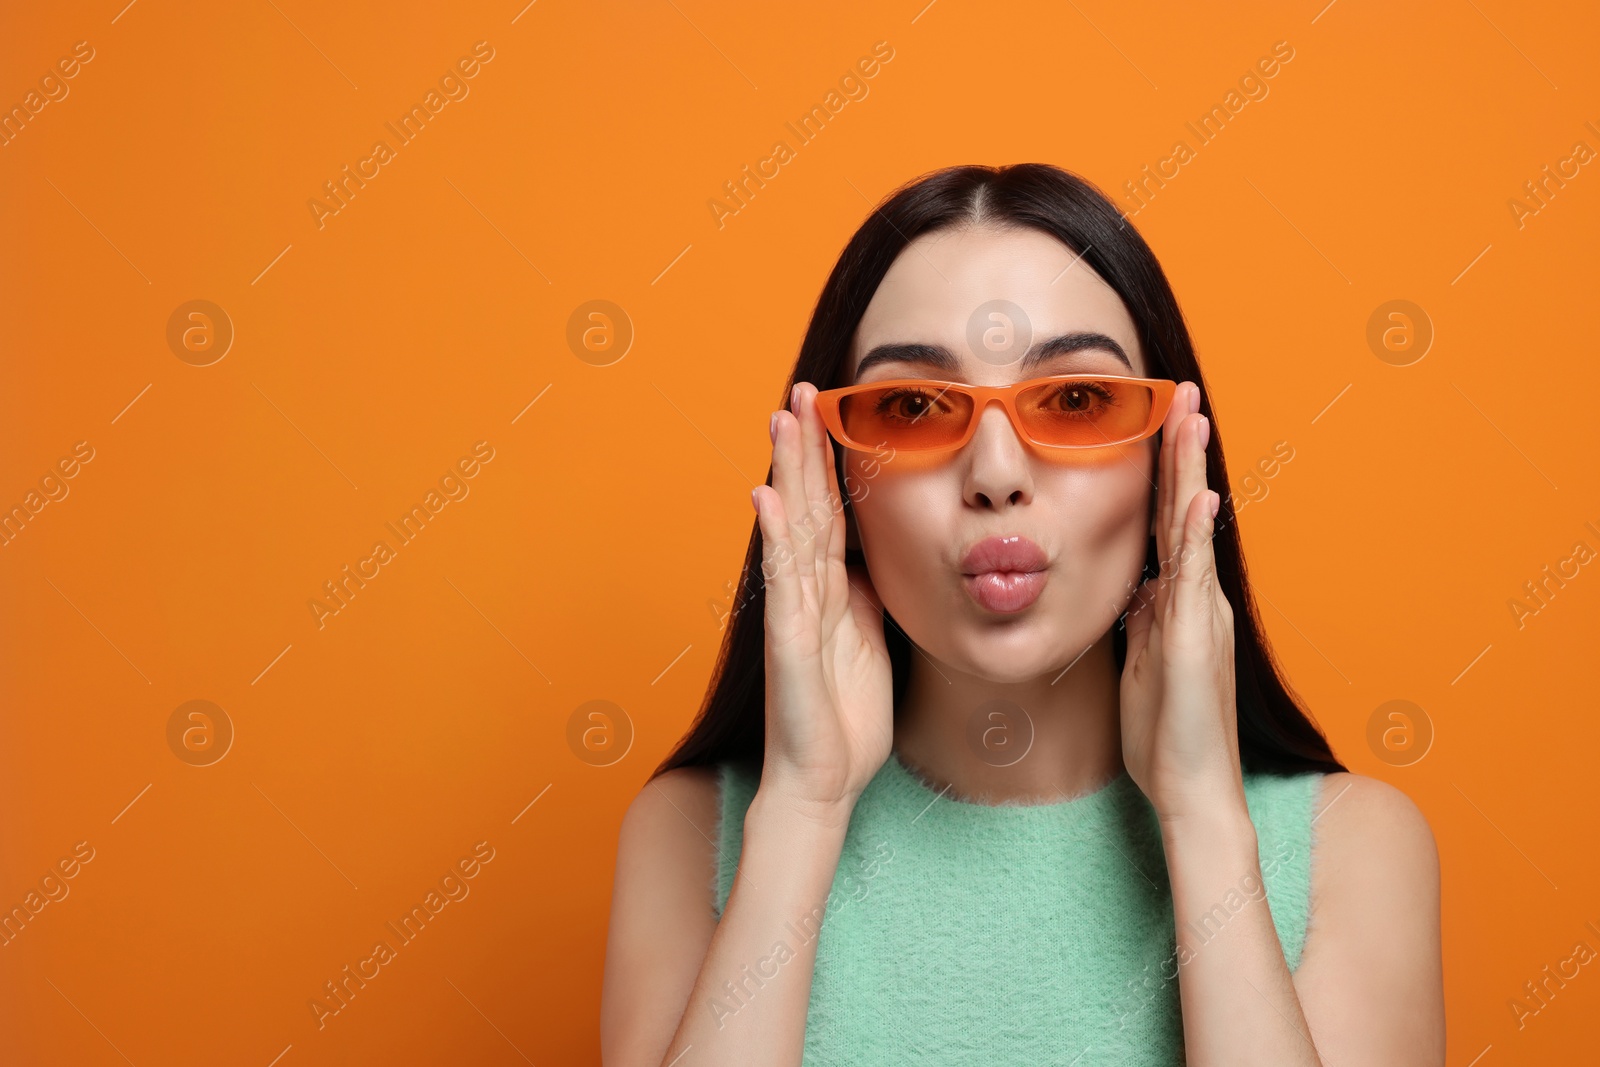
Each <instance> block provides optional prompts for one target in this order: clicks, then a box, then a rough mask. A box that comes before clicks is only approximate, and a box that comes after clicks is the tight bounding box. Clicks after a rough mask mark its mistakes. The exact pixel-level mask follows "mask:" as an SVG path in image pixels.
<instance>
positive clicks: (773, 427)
mask: <svg viewBox="0 0 1600 1067" xmlns="http://www.w3.org/2000/svg"><path fill="white" fill-rule="evenodd" d="M767 436H768V437H770V438H772V439H773V440H774V441H776V440H777V439H778V413H777V412H776V411H774V412H773V413H772V418H771V419H769V420H768V422H767Z"/></svg>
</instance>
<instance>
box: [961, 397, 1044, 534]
mask: <svg viewBox="0 0 1600 1067" xmlns="http://www.w3.org/2000/svg"><path fill="white" fill-rule="evenodd" d="M962 452H963V453H964V455H963V458H964V459H965V461H966V472H965V485H964V486H963V489H962V495H963V496H964V498H965V499H966V502H967V503H968V504H970V505H971V506H973V507H977V508H996V509H998V508H1003V507H1007V506H1011V505H1015V504H1025V503H1027V502H1028V501H1030V500H1032V499H1033V468H1032V465H1031V463H1030V462H1029V459H1028V447H1027V445H1026V443H1025V442H1024V441H1023V440H1022V438H1021V437H1020V436H1019V435H1018V433H1017V428H1016V427H1015V426H1013V425H1012V424H1011V418H1010V416H1009V415H1007V413H1006V409H1005V405H1003V404H1001V403H1000V402H999V401H998V400H991V401H990V402H989V403H988V404H987V405H985V406H984V410H983V411H981V412H979V413H978V428H977V429H976V430H974V431H973V433H972V440H970V441H968V442H967V444H966V447H965V448H963V449H962Z"/></svg>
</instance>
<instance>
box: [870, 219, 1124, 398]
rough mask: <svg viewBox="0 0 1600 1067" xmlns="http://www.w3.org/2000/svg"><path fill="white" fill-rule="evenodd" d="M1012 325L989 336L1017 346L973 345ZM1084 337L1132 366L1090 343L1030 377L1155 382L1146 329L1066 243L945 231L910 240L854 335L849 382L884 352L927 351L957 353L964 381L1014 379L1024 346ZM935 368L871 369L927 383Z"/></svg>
mask: <svg viewBox="0 0 1600 1067" xmlns="http://www.w3.org/2000/svg"><path fill="white" fill-rule="evenodd" d="M1008 304H1009V305H1013V306H1014V307H1007V305H1008ZM1016 309H1020V311H1021V314H1020V315H1017V314H1016ZM996 313H998V315H999V316H1000V317H998V318H996V317H995V314H996ZM1007 327H1010V328H1011V329H1013V330H1014V334H1013V335H1011V336H1010V337H1009V338H1007V336H1006V335H1005V334H1004V333H999V334H996V333H989V334H988V335H987V336H988V337H989V338H990V339H991V343H999V344H1002V345H1003V344H1005V343H1006V340H1009V341H1010V343H1011V344H1012V345H1013V347H1012V348H1010V349H1005V348H1002V349H1000V351H999V354H998V355H996V354H994V350H993V349H992V348H991V349H987V350H986V349H983V348H982V347H978V348H975V347H974V344H973V342H974V340H977V341H978V342H979V345H980V346H981V345H982V344H983V343H984V341H983V339H984V337H985V331H992V330H995V329H1000V330H1004V329H1006V328H1007ZM1076 333H1085V334H1104V335H1106V336H1107V337H1109V338H1110V339H1112V340H1113V341H1115V342H1116V344H1117V345H1118V346H1119V347H1120V348H1121V349H1122V351H1123V352H1124V353H1126V355H1127V358H1128V361H1129V362H1130V363H1131V364H1132V368H1131V369H1130V368H1129V367H1128V366H1126V365H1125V364H1123V363H1122V361H1121V360H1120V359H1118V358H1117V357H1116V356H1115V355H1113V354H1111V353H1110V352H1109V351H1107V350H1105V349H1103V348H1100V347H1098V346H1094V345H1090V346H1088V347H1079V348H1077V349H1076V350H1075V351H1071V352H1069V353H1067V354H1065V355H1063V356H1061V357H1060V358H1059V359H1057V360H1056V361H1055V362H1053V363H1052V364H1048V365H1046V364H1040V365H1038V366H1037V367H1036V368H1034V369H1032V370H1030V371H1028V372H1027V373H1028V375H1029V376H1031V375H1034V374H1050V373H1055V368H1056V367H1060V368H1061V369H1062V370H1063V371H1068V372H1071V371H1076V370H1078V369H1080V368H1081V369H1085V370H1094V371H1100V372H1104V373H1114V374H1131V375H1134V376H1136V377H1147V376H1148V374H1147V368H1146V366H1145V362H1144V353H1143V351H1142V350H1141V348H1140V346H1139V340H1138V331H1137V330H1136V329H1135V327H1134V323H1133V319H1132V317H1131V316H1130V315H1129V314H1128V309H1127V308H1126V307H1125V306H1124V305H1123V303H1122V299H1121V298H1120V297H1119V296H1118V295H1117V294H1116V292H1115V291H1114V290H1112V288H1111V287H1110V286H1108V285H1107V284H1106V283H1105V281H1104V280H1103V279H1102V278H1101V277H1100V276H1099V275H1098V274H1097V273H1095V271H1094V270H1093V269H1091V268H1090V267H1089V265H1088V264H1087V263H1085V262H1084V261H1083V260H1082V259H1080V258H1079V257H1078V255H1077V254H1076V253H1074V252H1073V251H1072V250H1071V249H1069V248H1068V247H1067V246H1066V245H1065V244H1063V243H1062V242H1061V241H1059V240H1057V239H1056V238H1055V237H1053V236H1051V235H1050V234H1047V233H1044V232H1043V231H1041V230H1036V229H1032V228H1007V229H997V228H993V227H982V228H976V229H968V228H958V229H951V230H941V231H938V232H935V233H929V234H923V235H922V236H920V237H918V238H917V239H916V240H914V241H912V242H911V243H910V244H909V245H907V246H906V248H905V249H904V251H902V252H901V253H900V255H899V256H898V257H897V258H896V259H895V261H894V263H893V264H892V265H891V266H890V268H889V271H888V273H887V274H885V275H884V278H883V281H882V282H881V283H880V284H879V286H878V289H877V292H875V293H874V294H873V297H872V300H871V302H870V303H868V305H867V310H866V313H865V314H864V315H863V316H862V318H861V323H860V325H859V326H858V327H857V329H856V334H855V338H854V341H853V343H852V345H851V351H850V363H849V367H848V370H847V374H846V378H845V380H846V382H850V381H854V380H855V379H856V372H857V368H858V367H859V366H860V365H861V361H862V359H863V358H864V357H865V356H866V355H867V354H868V353H871V352H873V350H874V349H875V348H878V347H879V346H886V345H928V346H939V347H942V348H945V349H947V350H949V351H950V352H951V353H953V354H954V355H955V356H956V357H957V358H958V360H959V361H960V367H961V375H960V376H961V377H962V378H963V379H964V380H968V381H972V382H988V383H995V384H999V383H1004V382H1007V381H1014V380H1016V379H1017V378H1019V377H1022V376H1023V374H1022V368H1023V364H1022V362H1021V360H1020V357H1021V356H1022V354H1023V351H1024V347H1023V346H1024V345H1027V346H1030V347H1033V348H1037V347H1038V346H1039V345H1040V344H1041V343H1042V342H1045V341H1047V340H1049V339H1051V338H1054V337H1058V336H1061V335H1065V334H1076ZM997 338H998V339H999V340H998V342H996V341H995V339H997ZM1067 347H1069V348H1071V347H1072V346H1070V345H1069V346H1067ZM930 370H932V368H930V367H918V366H912V365H910V364H905V363H892V364H891V363H879V364H878V365H876V366H875V367H869V368H867V371H866V373H867V375H868V377H869V378H885V377H923V376H928V375H927V374H926V372H928V371H930ZM933 376H935V377H940V376H943V375H933Z"/></svg>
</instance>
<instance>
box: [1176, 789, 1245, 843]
mask: <svg viewBox="0 0 1600 1067" xmlns="http://www.w3.org/2000/svg"><path fill="white" fill-rule="evenodd" d="M1158 820H1159V822H1160V824H1161V841H1162V844H1163V845H1164V846H1165V847H1166V849H1167V850H1168V852H1169V853H1170V852H1172V851H1174V850H1178V849H1183V850H1190V851H1204V852H1214V853H1220V854H1228V853H1243V854H1247V855H1250V856H1254V855H1255V853H1256V849H1257V848H1258V847H1259V841H1258V838H1257V836H1256V826H1255V823H1254V822H1252V821H1251V819H1250V809H1249V807H1248V806H1247V805H1246V804H1245V801H1244V796H1243V794H1242V793H1241V794H1240V796H1239V797H1238V799H1237V800H1236V801H1235V800H1233V799H1231V798H1218V799H1217V800H1216V801H1214V802H1212V803H1210V804H1206V805H1191V806H1188V807H1186V808H1184V809H1183V810H1182V811H1179V812H1173V813H1167V814H1160V815H1158Z"/></svg>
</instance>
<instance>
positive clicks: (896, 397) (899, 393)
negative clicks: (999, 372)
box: [877, 381, 1117, 415]
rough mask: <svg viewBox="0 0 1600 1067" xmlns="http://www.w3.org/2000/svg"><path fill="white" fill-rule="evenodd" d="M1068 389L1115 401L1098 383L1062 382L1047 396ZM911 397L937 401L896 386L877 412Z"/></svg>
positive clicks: (880, 400)
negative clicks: (1083, 391) (1081, 390)
mask: <svg viewBox="0 0 1600 1067" xmlns="http://www.w3.org/2000/svg"><path fill="white" fill-rule="evenodd" d="M1068 389H1083V390H1085V391H1087V392H1090V393H1093V394H1094V395H1095V396H1096V397H1098V398H1099V399H1100V402H1101V403H1103V404H1106V405H1112V404H1115V403H1116V399H1117V398H1116V396H1115V394H1113V393H1112V392H1111V391H1110V390H1109V389H1107V388H1106V387H1105V386H1103V385H1100V384H1099V383H1098V382H1093V381H1078V382H1063V383H1062V384H1061V385H1060V387H1058V388H1057V389H1056V390H1055V392H1053V393H1051V394H1049V395H1050V396H1052V397H1060V396H1062V395H1064V394H1065V392H1066V391H1067V390H1068ZM912 396H915V397H921V398H922V399H924V400H926V401H929V402H932V401H934V400H936V399H937V396H935V395H934V394H930V393H928V392H926V391H924V390H922V389H920V388H918V387H915V386H898V387H896V388H894V389H891V390H890V391H889V392H887V393H885V394H884V395H883V396H881V397H879V398H878V404H877V412H878V414H880V415H881V414H883V413H885V412H886V411H888V409H889V407H890V406H891V405H892V404H895V403H898V402H899V401H900V400H902V399H904V398H906V397H912Z"/></svg>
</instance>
